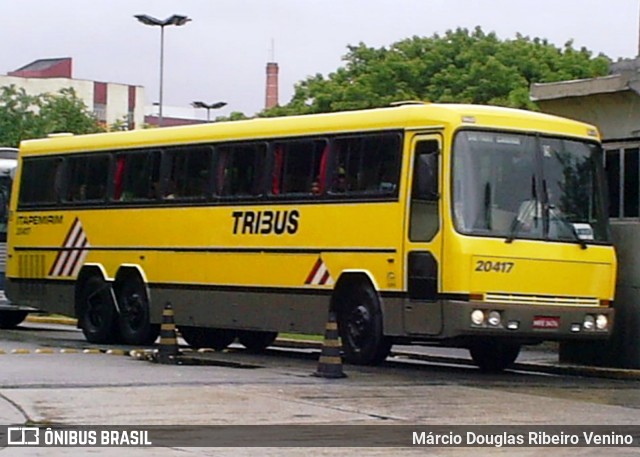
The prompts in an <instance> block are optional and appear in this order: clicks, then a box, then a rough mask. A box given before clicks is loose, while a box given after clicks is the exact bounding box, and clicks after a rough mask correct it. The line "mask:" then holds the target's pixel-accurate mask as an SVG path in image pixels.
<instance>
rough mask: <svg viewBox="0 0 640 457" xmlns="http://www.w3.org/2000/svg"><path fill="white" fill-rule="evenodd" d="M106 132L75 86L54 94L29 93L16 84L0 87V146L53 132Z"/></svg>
mask: <svg viewBox="0 0 640 457" xmlns="http://www.w3.org/2000/svg"><path fill="white" fill-rule="evenodd" d="M100 131H103V129H102V127H101V126H100V125H99V123H98V121H97V119H96V117H95V116H94V114H93V113H91V112H90V111H89V110H88V108H87V106H86V105H85V104H84V102H83V101H82V100H81V99H80V98H79V97H78V96H77V95H76V93H75V91H74V90H73V89H72V88H66V89H61V90H60V91H58V92H57V93H55V94H40V95H29V94H27V92H26V91H25V90H24V89H23V88H17V87H16V86H14V85H11V86H5V87H0V145H2V146H14V147H16V146H18V145H19V144H20V141H22V140H27V139H31V138H43V137H46V136H47V135H48V134H50V133H56V132H58V133H59V132H68V133H75V134H83V133H95V132H100Z"/></svg>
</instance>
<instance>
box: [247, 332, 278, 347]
mask: <svg viewBox="0 0 640 457" xmlns="http://www.w3.org/2000/svg"><path fill="white" fill-rule="evenodd" d="M277 337H278V332H258V331H251V330H242V331H240V332H238V341H239V342H240V344H242V345H243V346H244V347H245V348H247V350H249V351H250V352H264V350H265V349H267V348H268V347H269V346H271V345H272V344H273V342H274V341H275V340H276V338H277Z"/></svg>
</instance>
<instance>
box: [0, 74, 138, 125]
mask: <svg viewBox="0 0 640 457" xmlns="http://www.w3.org/2000/svg"><path fill="white" fill-rule="evenodd" d="M9 85H15V86H16V87H22V88H24V90H25V91H26V92H27V93H28V94H30V95H38V94H43V93H56V92H58V91H59V90H60V89H64V88H67V87H72V88H73V89H74V90H75V91H76V94H77V95H78V97H80V98H81V99H82V100H83V101H84V103H85V105H87V107H88V108H89V110H91V111H93V110H94V104H93V100H94V97H93V95H94V93H93V92H94V82H93V81H86V80H80V79H70V78H21V77H16V76H4V75H0V86H9ZM144 103H145V95H144V88H143V87H141V86H136V105H135V110H134V122H135V126H136V128H142V127H143V124H144ZM128 114H129V86H128V85H126V84H118V83H108V84H107V113H106V122H107V124H108V125H111V124H113V123H114V122H116V121H117V120H119V119H124V118H127V116H128Z"/></svg>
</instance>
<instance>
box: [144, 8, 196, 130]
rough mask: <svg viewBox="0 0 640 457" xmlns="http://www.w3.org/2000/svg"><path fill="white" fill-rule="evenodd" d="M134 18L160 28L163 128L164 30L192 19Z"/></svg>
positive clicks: (171, 17)
mask: <svg viewBox="0 0 640 457" xmlns="http://www.w3.org/2000/svg"><path fill="white" fill-rule="evenodd" d="M134 17H135V18H136V19H137V20H138V21H140V22H142V23H143V24H145V25H151V26H158V27H160V94H159V98H158V106H159V110H158V127H162V96H163V85H164V28H165V27H166V26H167V25H175V26H180V25H185V24H186V23H187V22H189V21H190V20H191V19H190V18H188V17H187V16H181V15H179V14H174V15H173V16H170V17H168V18H166V19H165V20H160V19H156V18H155V17H152V16H149V15H146V14H137V15H135V16H134Z"/></svg>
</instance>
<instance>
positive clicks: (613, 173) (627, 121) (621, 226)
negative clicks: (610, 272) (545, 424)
mask: <svg viewBox="0 0 640 457" xmlns="http://www.w3.org/2000/svg"><path fill="white" fill-rule="evenodd" d="M531 99H532V100H533V101H535V102H536V103H537V104H538V105H539V106H540V108H541V110H542V111H544V112H547V113H551V114H557V115H560V116H566V117H570V118H573V119H578V120H581V121H585V122H589V123H591V124H594V125H596V126H597V127H598V129H599V130H600V133H601V135H602V139H603V145H604V149H605V168H606V172H607V181H608V186H609V216H610V217H611V221H612V230H611V231H612V237H613V242H614V244H615V245H616V248H617V255H618V266H619V268H618V283H617V288H616V298H615V308H616V318H615V328H614V334H613V338H612V340H611V341H610V342H609V344H607V345H606V347H604V348H603V347H595V348H593V350H592V351H585V350H584V348H583V347H581V348H578V347H571V346H569V347H568V349H567V351H566V355H567V358H568V359H569V360H570V361H579V362H589V363H592V362H595V363H600V364H607V365H610V364H614V365H616V366H623V367H633V368H640V344H638V343H639V341H640V57H639V58H635V59H626V60H621V61H619V62H617V63H614V64H612V65H611V67H610V74H609V75H608V76H604V77H600V78H593V79H583V80H575V81H561V82H556V83H547V84H534V85H533V86H532V87H531ZM561 356H562V351H561Z"/></svg>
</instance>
